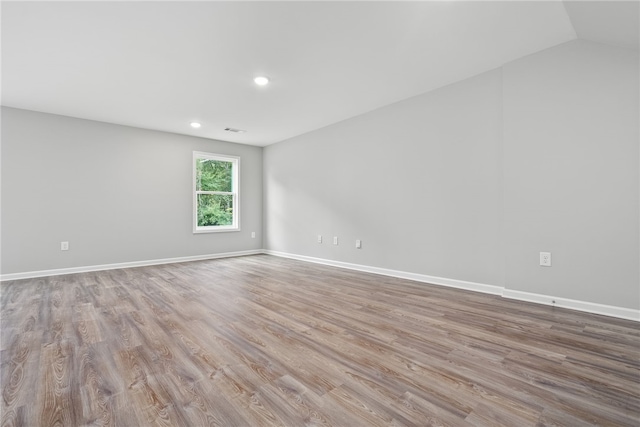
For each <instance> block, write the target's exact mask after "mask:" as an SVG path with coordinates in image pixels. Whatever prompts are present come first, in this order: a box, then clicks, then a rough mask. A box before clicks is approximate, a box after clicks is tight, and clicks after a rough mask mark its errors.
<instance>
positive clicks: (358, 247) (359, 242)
mask: <svg viewBox="0 0 640 427" xmlns="http://www.w3.org/2000/svg"><path fill="white" fill-rule="evenodd" d="M356 249H362V240H356Z"/></svg>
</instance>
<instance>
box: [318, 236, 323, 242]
mask: <svg viewBox="0 0 640 427" xmlns="http://www.w3.org/2000/svg"><path fill="white" fill-rule="evenodd" d="M318 243H322V234H318Z"/></svg>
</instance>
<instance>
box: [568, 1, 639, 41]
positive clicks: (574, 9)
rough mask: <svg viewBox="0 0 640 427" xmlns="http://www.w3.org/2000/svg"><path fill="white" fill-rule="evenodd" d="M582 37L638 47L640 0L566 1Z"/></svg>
mask: <svg viewBox="0 0 640 427" xmlns="http://www.w3.org/2000/svg"><path fill="white" fill-rule="evenodd" d="M565 7H566V9H567V13H568V14H569V18H570V19H571V23H572V24H573V27H574V28H575V30H576V33H577V35H578V37H579V38H581V39H585V40H591V41H595V42H599V43H607V44H612V45H617V46H621V47H626V48H630V49H636V50H637V49H638V45H639V43H640V32H639V31H640V25H639V24H638V22H639V20H640V1H606V2H603V1H566V2H565Z"/></svg>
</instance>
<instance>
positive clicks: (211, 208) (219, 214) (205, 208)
mask: <svg viewBox="0 0 640 427" xmlns="http://www.w3.org/2000/svg"><path fill="white" fill-rule="evenodd" d="M213 225H233V196H232V195H231V194H222V195H221V194H198V227H208V226H213Z"/></svg>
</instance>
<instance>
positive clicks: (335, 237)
mask: <svg viewBox="0 0 640 427" xmlns="http://www.w3.org/2000/svg"><path fill="white" fill-rule="evenodd" d="M333 244H334V245H337V244H338V236H333Z"/></svg>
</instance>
